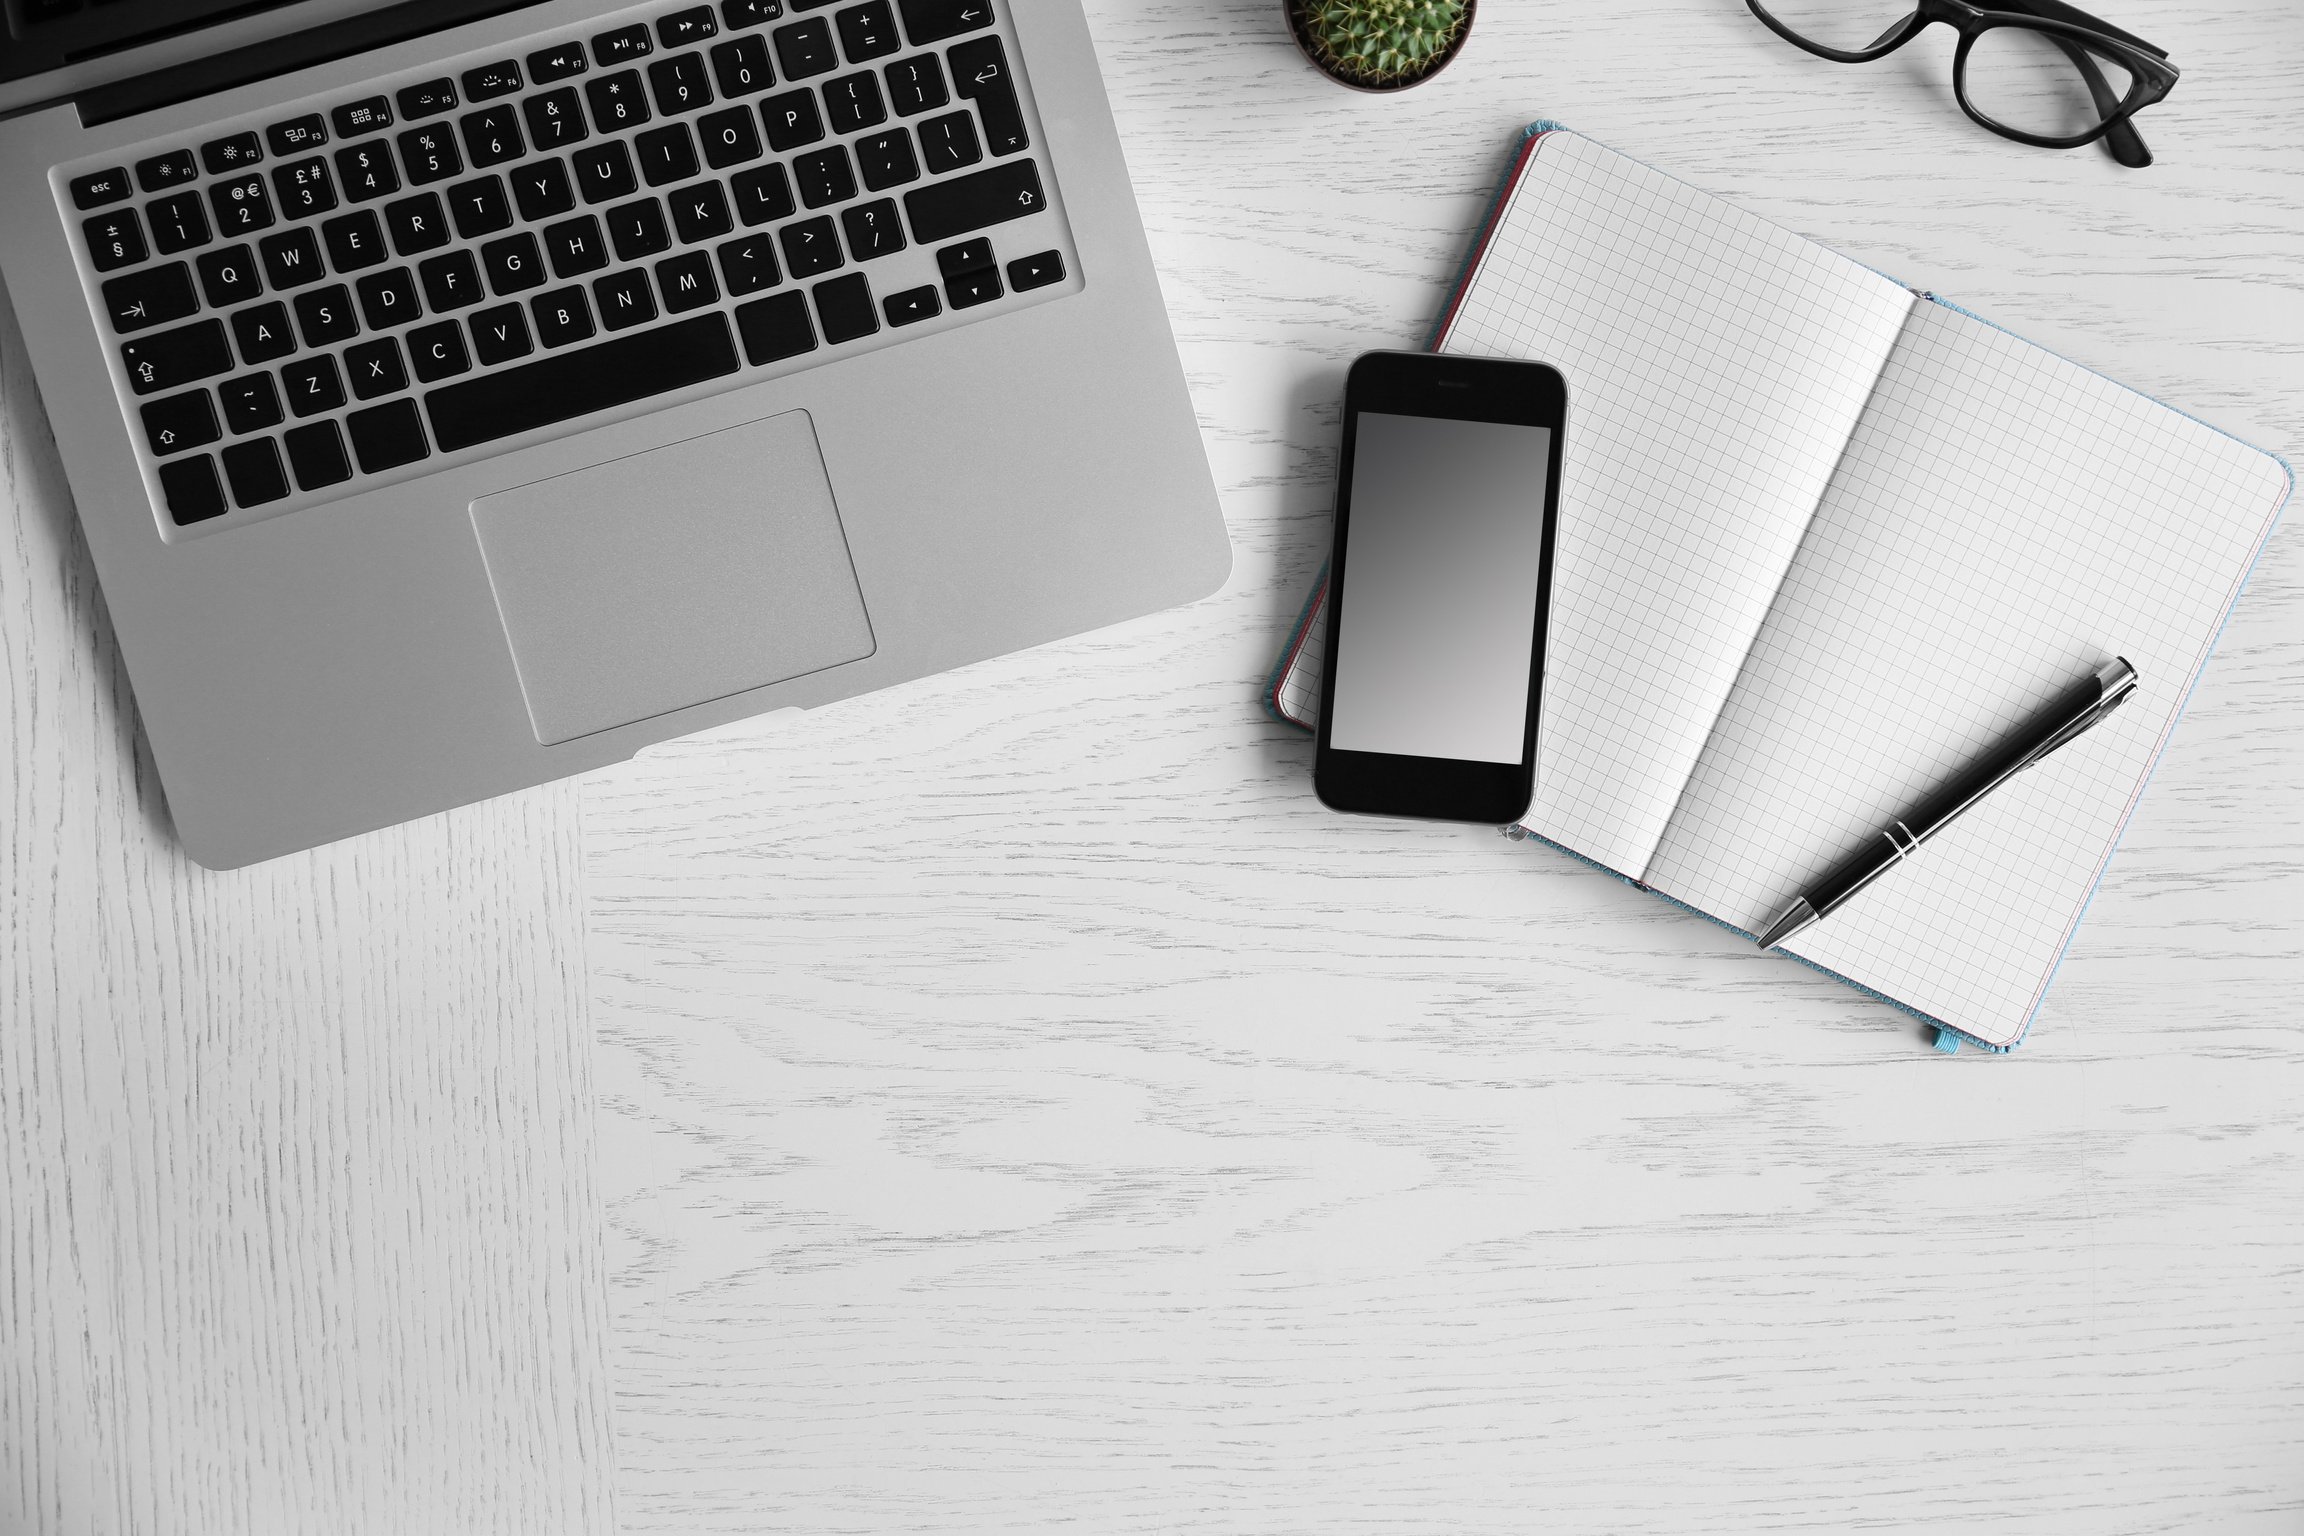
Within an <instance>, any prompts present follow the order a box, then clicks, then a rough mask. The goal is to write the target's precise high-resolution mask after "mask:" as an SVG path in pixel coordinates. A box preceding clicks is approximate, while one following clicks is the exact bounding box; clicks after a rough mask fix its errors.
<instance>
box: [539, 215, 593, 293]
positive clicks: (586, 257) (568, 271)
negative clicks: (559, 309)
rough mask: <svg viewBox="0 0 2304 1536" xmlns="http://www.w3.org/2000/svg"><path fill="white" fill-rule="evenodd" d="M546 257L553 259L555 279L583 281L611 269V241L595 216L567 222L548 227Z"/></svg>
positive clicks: (586, 216)
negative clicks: (595, 273)
mask: <svg viewBox="0 0 2304 1536" xmlns="http://www.w3.org/2000/svg"><path fill="white" fill-rule="evenodd" d="M544 254H545V255H546V256H547V257H549V258H550V259H551V262H552V275H553V276H554V277H561V278H567V277H581V276H582V275H583V274H585V273H586V272H597V271H599V270H600V269H601V268H602V267H604V266H606V265H608V237H607V236H606V235H604V234H602V233H601V232H600V221H599V220H598V219H596V218H594V217H593V216H592V215H591V214H585V215H584V216H583V217H582V218H580V219H564V220H562V221H561V222H560V223H558V224H550V225H547V226H545V229H544Z"/></svg>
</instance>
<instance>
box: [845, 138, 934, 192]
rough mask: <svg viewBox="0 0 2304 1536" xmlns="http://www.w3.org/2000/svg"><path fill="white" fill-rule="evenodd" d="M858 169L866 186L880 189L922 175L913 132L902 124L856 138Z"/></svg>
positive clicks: (915, 179)
mask: <svg viewBox="0 0 2304 1536" xmlns="http://www.w3.org/2000/svg"><path fill="white" fill-rule="evenodd" d="M856 171H857V174H858V175H860V176H862V177H863V178H864V187H865V190H867V191H870V192H878V191H880V190H882V189H883V188H886V187H900V186H902V185H904V183H906V182H908V181H918V180H919V179H920V160H919V157H918V156H916V155H914V154H913V153H912V135H911V134H909V133H907V132H906V131H905V130H903V129H901V128H891V129H889V130H887V131H886V132H885V133H875V134H871V135H869V136H867V137H865V138H861V139H858V140H857V141H856Z"/></svg>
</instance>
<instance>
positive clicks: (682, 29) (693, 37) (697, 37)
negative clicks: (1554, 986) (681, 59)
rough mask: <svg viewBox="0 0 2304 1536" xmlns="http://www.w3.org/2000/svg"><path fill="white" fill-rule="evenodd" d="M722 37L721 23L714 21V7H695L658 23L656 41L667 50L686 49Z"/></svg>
mask: <svg viewBox="0 0 2304 1536" xmlns="http://www.w3.org/2000/svg"><path fill="white" fill-rule="evenodd" d="M719 35H720V23H718V22H717V21H714V20H713V19H712V7H710V6H708V5H699V6H693V7H691V8H690V9H688V10H685V11H674V12H673V13H672V14H671V15H669V16H665V17H662V18H660V19H659V20H658V21H657V23H656V40H657V41H658V42H660V43H662V44H663V45H664V46H665V47H667V48H685V47H687V46H688V45H689V44H690V43H700V42H703V41H704V40H705V39H706V38H709V37H718V36H719Z"/></svg>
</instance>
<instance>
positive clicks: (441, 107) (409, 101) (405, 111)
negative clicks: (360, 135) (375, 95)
mask: <svg viewBox="0 0 2304 1536" xmlns="http://www.w3.org/2000/svg"><path fill="white" fill-rule="evenodd" d="M394 99H395V100H396V101H398V102H399V103H400V115H401V117H403V118H405V119H406V120H407V121H409V122H414V121H416V119H418V118H420V117H438V116H439V115H440V114H441V113H443V112H453V111H455V110H456V108H457V107H458V106H460V105H461V104H462V102H461V100H460V98H459V97H458V96H457V95H456V82H455V81H453V80H449V79H439V80H427V81H425V82H424V83H423V84H421V85H411V86H407V87H405V88H403V89H402V90H401V92H400V93H399V95H398V96H396V97H395V98H394Z"/></svg>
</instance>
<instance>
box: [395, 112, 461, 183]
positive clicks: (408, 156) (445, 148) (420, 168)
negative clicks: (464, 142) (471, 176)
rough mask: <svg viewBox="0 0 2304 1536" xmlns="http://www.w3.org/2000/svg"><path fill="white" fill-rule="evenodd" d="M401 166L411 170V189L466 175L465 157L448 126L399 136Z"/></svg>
mask: <svg viewBox="0 0 2304 1536" xmlns="http://www.w3.org/2000/svg"><path fill="white" fill-rule="evenodd" d="M400 163H401V164H403V165H405V166H407V167H408V185H410V186H412V187H422V186H429V185H430V184H431V183H433V182H435V181H446V180H447V179H448V178H449V177H451V176H461V175H462V174H464V156H463V153H462V151H460V150H458V149H457V147H456V135H455V134H454V133H453V132H452V131H450V129H449V127H448V125H447V124H446V123H431V124H427V125H426V126H424V127H422V128H411V129H409V130H408V131H407V132H406V133H403V134H402V135H400Z"/></svg>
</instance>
